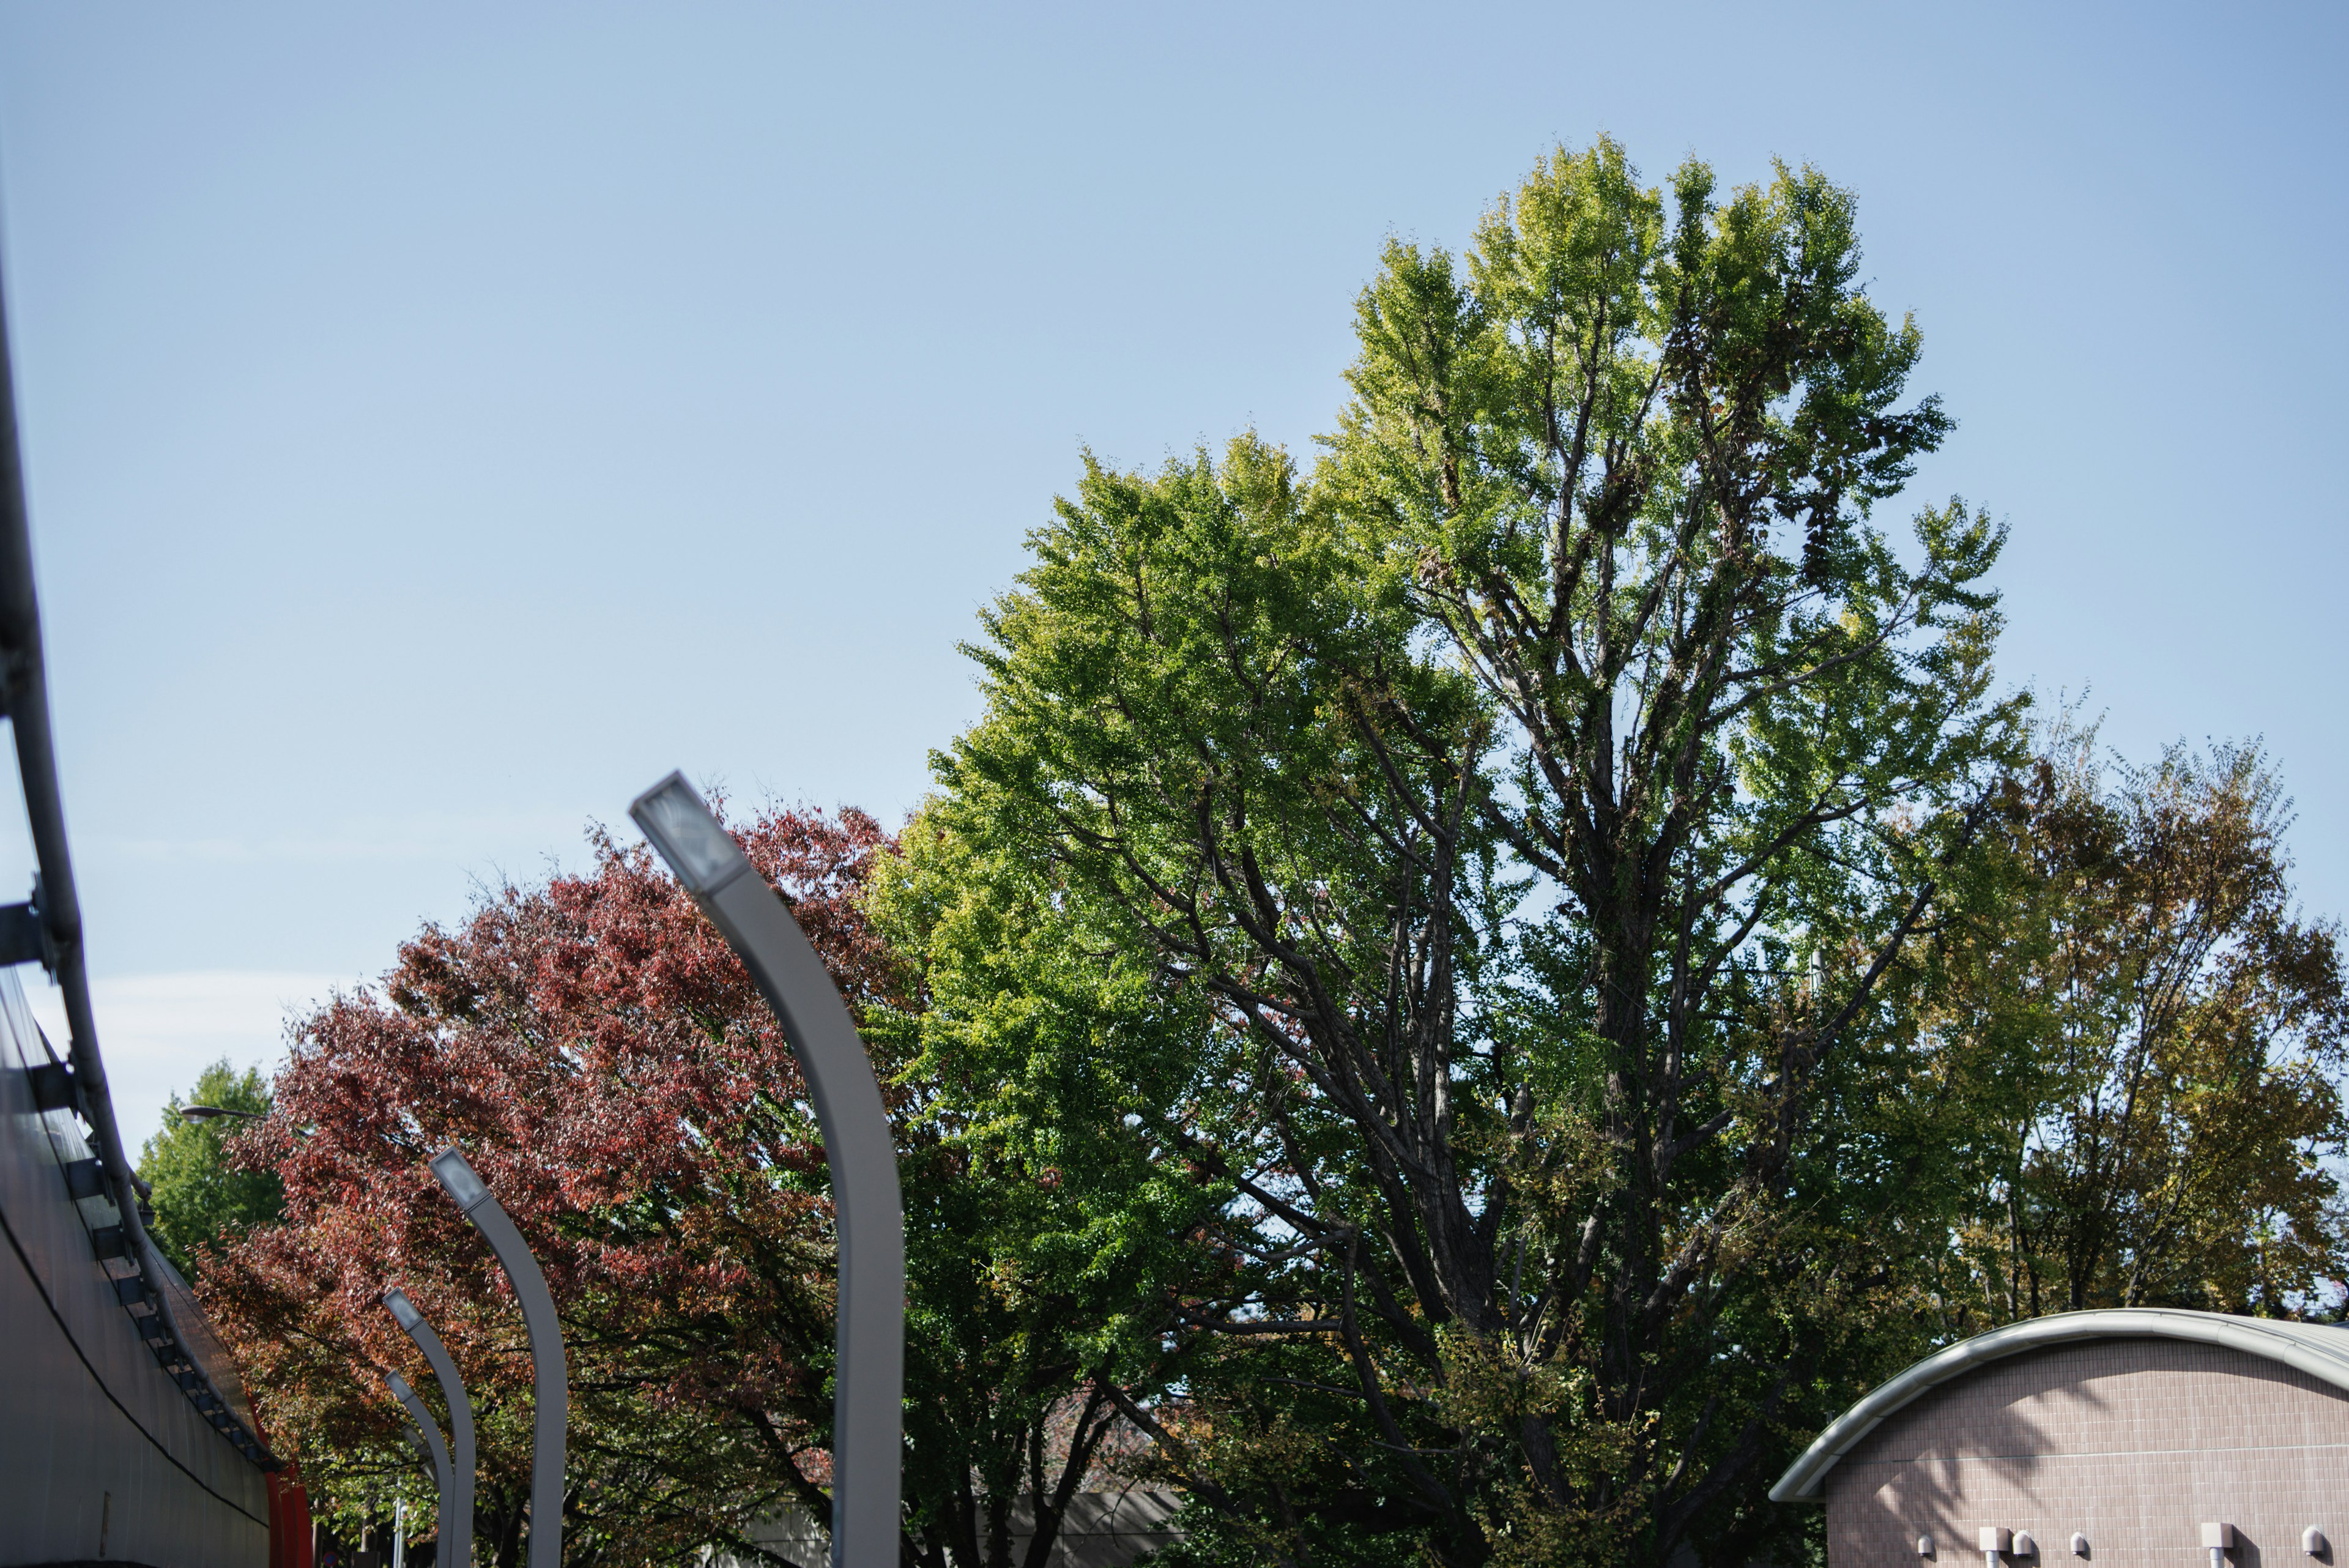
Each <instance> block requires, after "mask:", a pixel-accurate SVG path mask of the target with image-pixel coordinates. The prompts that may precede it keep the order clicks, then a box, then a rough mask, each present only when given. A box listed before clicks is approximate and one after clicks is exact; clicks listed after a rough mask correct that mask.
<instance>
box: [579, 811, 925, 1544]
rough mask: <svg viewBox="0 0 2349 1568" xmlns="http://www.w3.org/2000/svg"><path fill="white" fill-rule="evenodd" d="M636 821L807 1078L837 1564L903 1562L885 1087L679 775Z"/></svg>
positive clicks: (893, 1194) (899, 1340) (757, 882)
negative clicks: (830, 1341) (821, 1237)
mask: <svg viewBox="0 0 2349 1568" xmlns="http://www.w3.org/2000/svg"><path fill="white" fill-rule="evenodd" d="M628 815H630V816H632V817H634V818H636V826H638V827H641V828H643V829H644V832H645V836H646V837H647V838H649V839H651V840H652V842H653V847H654V848H656V849H657V850H659V851H660V854H661V858H663V859H664V860H667V862H668V864H669V868H670V869H671V870H672V871H675V872H676V873H677V879H678V881H679V882H681V883H683V884H684V885H685V890H686V891H687V892H688V893H690V894H692V895H693V901H694V902H695V903H696V904H698V905H699V906H700V907H701V912H702V913H703V914H705V915H707V916H708V917H709V922H710V924H712V925H714V926H716V927H717V928H718V929H719V933H720V934H721V935H723V936H724V937H725V939H726V942H727V945H728V946H730V947H731V948H732V949H733V950H734V951H735V953H736V955H737V956H739V957H740V959H741V961H742V962H743V964H744V966H745V967H746V968H748V969H749V970H750V979H751V980H752V981H754V982H755V983H756V984H757V985H758V988H759V994H760V995H761V996H762V997H764V998H766V1002H767V1006H768V1007H769V1008H770V1009H771V1010H772V1011H773V1012H774V1014H775V1018H776V1020H777V1021H778V1022H779V1023H781V1024H782V1026H783V1033H784V1035H785V1037H786V1038H788V1039H789V1040H790V1041H791V1043H792V1050H793V1051H794V1052H796V1053H797V1054H798V1055H799V1059H800V1065H801V1066H802V1069H804V1070H805V1072H806V1075H807V1083H808V1092H809V1094H810V1096H812V1098H813V1099H814V1101H815V1116H816V1120H817V1122H818V1123H820V1124H821V1125H822V1127H823V1158H824V1163H825V1164H826V1165H827V1166H829V1167H830V1168H831V1170H832V1199H833V1211H834V1213H835V1214H836V1215H837V1217H838V1233H839V1237H840V1323H839V1329H838V1339H837V1342H836V1344H837V1352H836V1355H835V1363H836V1366H835V1371H834V1377H833V1396H832V1399H833V1404H832V1563H833V1568H885V1565H887V1564H892V1563H895V1562H896V1561H897V1532H898V1522H897V1481H898V1477H897V1470H898V1464H899V1457H900V1456H899V1447H900V1438H899V1421H900V1417H901V1411H900V1409H899V1404H900V1401H901V1400H902V1398H903V1395H904V1388H905V1208H904V1203H903V1199H901V1197H900V1196H899V1193H898V1189H897V1152H896V1147H895V1141H894V1140H893V1139H892V1138H891V1137H890V1133H889V1118H888V1115H887V1113H886V1112H885V1110H884V1109H883V1108H882V1105H881V1086H880V1085H879V1084H878V1083H877V1082H875V1081H874V1076H873V1064H872V1063H871V1062H870V1061H869V1060H867V1059H866V1057H865V1054H864V1041H863V1040H862V1039H860V1038H859V1037H858V1035H857V1033H856V1025H855V1023H854V1021H852V1020H851V1019H850V1018H849V1016H848V1009H847V1007H846V1006H844V1005H843V1003H842V1002H841V1000H840V992H838V991H837V990H836V989H834V987H833V983H832V976H831V975H829V974H827V973H826V972H824V967H823V960H822V959H820V958H818V957H816V952H815V949H813V948H812V947H811V946H809V945H808V940H807V937H806V936H805V935H804V934H803V933H802V931H801V930H800V928H799V922H798V921H796V920H794V919H792V913H791V910H790V909H789V908H787V907H786V906H785V905H784V903H783V900H782V898H781V895H780V894H778V893H777V892H776V891H775V889H774V888H771V887H769V886H768V885H767V881H766V878H765V877H761V876H760V875H759V874H758V872H757V871H756V870H755V869H754V868H753V867H751V865H750V860H749V858H748V857H745V856H744V855H743V853H742V850H741V847H740V846H739V845H737V844H736V843H735V842H734V839H733V836H731V835H730V834H729V833H728V832H727V831H726V829H725V828H724V827H723V826H720V825H719V821H718V819H717V818H716V817H715V816H713V815H710V812H709V807H708V806H706V805H703V804H702V802H701V797H700V796H699V795H698V794H695V793H694V791H693V786H692V785H691V784H688V783H686V782H685V775H684V774H669V775H668V777H667V778H665V779H663V780H661V782H660V783H658V784H655V785H653V787H652V788H650V789H648V790H647V791H646V792H645V793H644V794H640V795H638V796H637V797H636V804H634V805H631V806H629V807H628ZM532 1568H537V1564H536V1563H535V1561H533V1564H532Z"/></svg>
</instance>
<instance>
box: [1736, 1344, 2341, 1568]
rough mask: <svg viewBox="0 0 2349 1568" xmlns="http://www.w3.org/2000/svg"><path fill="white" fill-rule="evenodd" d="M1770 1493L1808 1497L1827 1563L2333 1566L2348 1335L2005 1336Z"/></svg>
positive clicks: (1896, 1395)
mask: <svg viewBox="0 0 2349 1568" xmlns="http://www.w3.org/2000/svg"><path fill="white" fill-rule="evenodd" d="M1770 1495H1771V1496H1772V1497H1773V1498H1774V1499H1775V1500H1776V1501H1781V1502H1806V1501H1808V1502H1824V1503H1825V1505H1826V1515H1827V1518H1826V1524H1827V1561H1828V1568H1958V1565H1961V1564H1972V1563H1981V1564H1984V1568H2295V1565H2298V1564H2303V1563H2316V1564H2322V1565H2323V1568H2332V1565H2333V1563H2335V1562H2336V1550H2337V1549H2336V1545H2335V1542H2336V1539H2338V1538H2339V1537H2342V1536H2349V1328H2336V1327H2332V1326H2328V1325H2323V1324H2296V1323H2280V1322H2273V1321H2270V1320H2265V1319H2257V1318H2240V1317H2228V1316H2223V1315H2221V1314H2215V1313H2194V1312H2172V1311H2166V1310H2151V1309H2133V1310H2128V1311H2119V1312H2087V1313H2067V1314H2060V1315H2058V1316H2054V1317H2045V1318H2037V1319H2033V1320H2032V1321H2030V1322H2028V1323H2021V1324H2011V1325H2009V1326H2008V1327H2005V1328H2002V1329H1996V1330H1993V1331H1992V1332H1991V1333H1989V1334H1981V1335H1978V1336H1977V1337H1975V1338H1973V1339H1971V1340H1967V1341H1965V1342H1964V1343H1962V1344H1960V1345H1952V1346H1951V1347H1950V1348H1949V1349H1948V1350H1945V1351H1943V1352H1941V1353H1940V1355H1934V1356H1931V1357H1929V1358H1928V1359H1926V1360H1925V1361H1922V1362H1920V1363H1919V1364H1918V1365H1917V1366H1912V1367H1910V1368H1909V1370H1908V1371H1907V1372H1904V1373H1902V1374H1901V1375H1900V1376H1898V1377H1896V1378H1894V1379H1892V1380H1891V1381H1890V1382H1889V1383H1887V1384H1885V1385H1884V1386H1882V1387H1880V1388H1878V1389H1877V1390H1876V1391H1875V1392H1874V1393H1872V1394H1870V1395H1869V1396H1868V1397H1867V1398H1865V1399H1863V1400H1861V1401H1860V1402H1859V1403H1858V1404H1857V1405H1856V1406H1854V1407H1852V1408H1851V1409H1850V1410H1849V1411H1847V1412H1846V1413H1845V1414H1844V1415H1843V1416H1842V1417H1840V1418H1838V1419H1837V1421H1836V1422H1835V1423H1834V1425H1832V1426H1830V1427H1829V1428H1827V1429H1826V1431H1825V1432H1823V1433H1821V1434H1820V1436H1819V1438H1818V1440H1817V1441H1816V1442H1815V1443H1814V1444H1812V1445H1811V1447H1810V1449H1808V1450H1807V1451H1806V1453H1805V1454H1804V1455H1803V1457H1802V1458H1801V1459H1799V1460H1797V1461H1796V1462H1795V1466H1794V1467H1793V1468H1792V1469H1789V1470H1788V1471H1787V1472H1786V1474H1785V1477H1783V1478H1782V1479H1781V1480H1779V1482H1778V1484H1777V1485H1776V1486H1775V1487H1774V1488H1772V1489H1771V1493H1770ZM2344 1543H2349V1542H2344ZM2214 1551H2215V1553H2216V1555H2214Z"/></svg>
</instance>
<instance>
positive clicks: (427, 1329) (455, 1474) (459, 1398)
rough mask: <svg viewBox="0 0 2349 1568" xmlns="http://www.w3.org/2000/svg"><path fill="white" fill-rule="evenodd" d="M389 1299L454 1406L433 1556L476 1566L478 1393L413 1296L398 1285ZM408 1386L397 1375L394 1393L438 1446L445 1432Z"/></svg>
mask: <svg viewBox="0 0 2349 1568" xmlns="http://www.w3.org/2000/svg"><path fill="white" fill-rule="evenodd" d="M383 1304H384V1305H385V1306H386V1307H388V1309H390V1312H391V1315H392V1317H393V1318H394V1319H395V1320H396V1321H397V1322H398V1324H399V1326H400V1327H401V1328H403V1329H405V1330H407V1331H408V1337H409V1338H410V1339H412V1340H414V1341H415V1342H416V1348H417V1349H419V1350H420V1351H422V1352H423V1353H424V1359H425V1360H427V1361H429V1362H430V1363H431V1364H432V1376H435V1377H437V1378H439V1379H440V1397H441V1398H442V1399H443V1400H444V1401H445V1402H446V1403H447V1404H448V1407H449V1446H450V1449H452V1450H454V1451H453V1452H449V1453H442V1452H441V1450H440V1449H439V1448H438V1447H437V1446H436V1447H435V1448H434V1449H433V1452H434V1453H435V1454H436V1455H439V1456H440V1458H439V1460H438V1462H439V1463H440V1547H439V1549H438V1550H437V1551H436V1552H434V1553H433V1559H432V1560H433V1562H434V1563H435V1564H436V1565H437V1568H471V1564H472V1561H473V1401H472V1398H471V1396H469V1395H468V1394H467V1393H466V1392H465V1382H464V1379H463V1378H461V1377H459V1376H457V1364H456V1363H455V1362H454V1361H452V1360H450V1357H449V1347H448V1346H447V1345H442V1344H441V1343H440V1335H439V1334H435V1333H433V1332H432V1325H431V1324H429V1323H427V1322H425V1321H424V1314H422V1313H420V1312H418V1311H417V1310H416V1303H413V1302H411V1301H409V1299H408V1295H407V1293H406V1292H404V1291H400V1290H398V1289H396V1288H395V1289H392V1290H388V1291H386V1292H384V1293H383ZM407 1387H408V1385H407V1384H405V1383H402V1382H400V1381H399V1380H398V1377H397V1376H394V1378H393V1379H392V1392H393V1393H395V1394H399V1397H400V1399H401V1401H402V1402H403V1403H405V1404H406V1405H407V1406H408V1407H409V1409H410V1410H413V1411H415V1412H417V1416H416V1419H417V1422H418V1424H419V1425H420V1426H421V1427H422V1428H424V1429H425V1430H426V1431H427V1432H430V1433H432V1441H433V1442H434V1444H435V1445H438V1444H439V1442H440V1433H439V1431H438V1429H437V1428H435V1427H434V1426H433V1423H432V1417H431V1416H430V1414H429V1412H428V1411H427V1410H426V1409H425V1407H424V1406H423V1404H422V1403H420V1402H419V1401H417V1400H415V1399H413V1398H412V1395H413V1392H414V1391H413V1390H410V1391H409V1393H406V1394H401V1393H400V1390H401V1389H403V1388H407Z"/></svg>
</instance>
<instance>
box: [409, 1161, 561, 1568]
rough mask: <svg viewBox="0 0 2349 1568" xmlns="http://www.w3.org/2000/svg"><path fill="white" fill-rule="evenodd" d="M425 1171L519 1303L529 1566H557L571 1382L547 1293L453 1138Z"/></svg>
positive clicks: (500, 1210) (511, 1226) (535, 1265)
mask: <svg viewBox="0 0 2349 1568" xmlns="http://www.w3.org/2000/svg"><path fill="white" fill-rule="evenodd" d="M432 1174H433V1175H435V1176H437V1177H439V1178H440V1186H441V1188H442V1189H444V1190H445V1191H446V1192H447V1193H448V1194H449V1197H450V1200H451V1201H452V1202H454V1203H455V1204H456V1205H457V1207H458V1208H459V1209H460V1210H463V1212H464V1215H465V1218H466V1219H468V1220H471V1221H472V1222H473V1228H474V1229H475V1230H477V1231H480V1232H481V1236H482V1238H483V1240H485V1241H488V1242H489V1244H490V1251H492V1252H495V1253H496V1254H497V1257H498V1267H500V1268H502V1269H503V1270H504V1271H505V1272H506V1282H507V1283H509V1284H511V1285H512V1286H513V1293H514V1297H515V1299H516V1300H518V1301H519V1302H521V1303H522V1321H523V1326H524V1327H525V1328H527V1329H528V1330H529V1331H530V1372H531V1393H532V1396H533V1403H534V1404H535V1405H536V1406H537V1429H536V1431H535V1433H534V1434H533V1439H532V1442H531V1456H530V1568H563V1429H564V1417H565V1415H566V1414H567V1413H568V1407H569V1404H570V1398H571V1388H570V1381H569V1377H568V1376H567V1374H566V1373H565V1371H564V1363H563V1326H562V1324H560V1323H558V1322H557V1321H556V1320H555V1316H554V1297H553V1296H551V1295H548V1294H547V1293H546V1276H545V1275H544V1274H542V1273H540V1272H538V1260H537V1259H535V1258H533V1257H532V1256H531V1255H530V1249H529V1248H528V1247H526V1246H524V1245H523V1239H522V1232H521V1231H517V1230H515V1229H514V1222H513V1220H512V1219H510V1218H509V1217H508V1216H507V1214H506V1211H505V1209H504V1208H503V1206H502V1205H501V1204H500V1203H499V1202H498V1200H497V1199H496V1198H495V1197H494V1196H493V1195H492V1193H491V1191H490V1189H489V1187H488V1185H487V1184H486V1183H484V1182H483V1181H482V1180H481V1178H480V1177H479V1176H478V1175H476V1174H474V1171H473V1168H472V1167H471V1165H469V1164H467V1163H466V1160H465V1157H464V1155H463V1154H462V1153H460V1151H459V1150H458V1149H457V1148H456V1147H455V1146H454V1145H451V1146H450V1147H447V1148H444V1149H442V1150H441V1151H440V1153H439V1154H436V1155H434V1156H433V1157H432ZM419 1321H420V1320H419ZM420 1343H422V1342H421V1341H419V1344H420ZM434 1370H435V1371H438V1370H439V1368H438V1367H436V1368H434ZM460 1568H461V1564H460Z"/></svg>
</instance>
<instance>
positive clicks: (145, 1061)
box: [25, 970, 357, 1158]
mask: <svg viewBox="0 0 2349 1568" xmlns="http://www.w3.org/2000/svg"><path fill="white" fill-rule="evenodd" d="M356 983H357V982H356V981H352V980H347V979H345V978H343V977H341V976H336V975H323V974H303V973H298V972H291V971H279V970H192V971H181V972H178V973H172V974H130V975H116V976H113V977H111V978H109V979H106V980H99V981H92V982H91V983H90V999H89V1000H90V1010H91V1012H93V1013H95V1014H96V1016H97V1020H98V1050H99V1051H100V1053H101V1054H103V1055H104V1057H105V1059H106V1075H107V1079H108V1082H109V1084H110V1085H111V1086H112V1089H113V1095H114V1119H115V1123H116V1125H117V1126H119V1127H120V1128H121V1129H122V1140H123V1143H124V1144H125V1145H126V1146H127V1147H129V1151H130V1154H131V1157H132V1158H137V1157H138V1153H139V1147H140V1145H141V1144H143V1143H145V1142H146V1141H147V1139H148V1138H149V1137H152V1136H153V1135H154V1133H155V1131H156V1129H157V1128H158V1127H160V1126H161V1125H162V1121H163V1106H164V1104H165V1103H166V1102H167V1101H168V1100H170V1098H171V1095H172V1093H173V1092H174V1091H177V1092H178V1093H180V1094H181V1095H183V1096H184V1095H185V1094H186V1093H187V1092H188V1090H189V1089H190V1088H191V1087H192V1086H193V1085H194V1084H195V1081H196V1075H197V1074H199V1073H201V1072H202V1071H203V1070H204V1068H205V1067H207V1066H209V1065H211V1064H212V1063H213V1062H215V1061H218V1060H219V1059H220V1058H221V1057H222V1056H225V1057H227V1058H228V1059H229V1061H230V1062H231V1063H232V1064H234V1065H235V1066H236V1067H238V1068H239V1069H243V1068H245V1067H259V1068H260V1069H261V1070H262V1072H263V1073H264V1075H266V1074H268V1073H269V1072H271V1071H272V1070H274V1067H275V1065H276V1064H277V1062H278V1061H279V1059H280V1058H281V1057H283V1056H284V1054H285V1023H286V1020H287V1019H288V1018H289V1017H290V1016H292V1015H294V1014H295V1013H298V1012H306V1011H308V1010H309V1009H310V1008H311V1007H312V1006H313V1005H315V1004H316V1003H317V1002H323V1001H325V1000H326V996H327V994H328V993H329V992H332V991H333V990H334V989H335V988H336V986H343V987H345V988H349V987H352V986H354V985H356ZM25 1000H26V1002H28V1003H29V1004H30V1005H31V1007H32V1010H33V1016H34V1017H35V1018H36V1019H37V1020H39V1021H40V1025H41V1028H42V1029H43V1030H44V1031H46V1032H47V1034H48V1036H49V1039H50V1041H51V1042H52V1043H53V1044H56V1045H57V1049H58V1051H59V1053H60V1054H62V1053H63V1051H64V1049H65V1042H66V1024H65V1008H64V1006H63V1005H62V1002H61V999H60V997H59V994H58V992H57V988H56V987H55V986H53V985H50V984H48V983H47V981H46V980H45V979H44V978H43V977H42V976H41V975H40V974H39V972H38V971H30V972H28V973H27V974H26V983H25Z"/></svg>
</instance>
